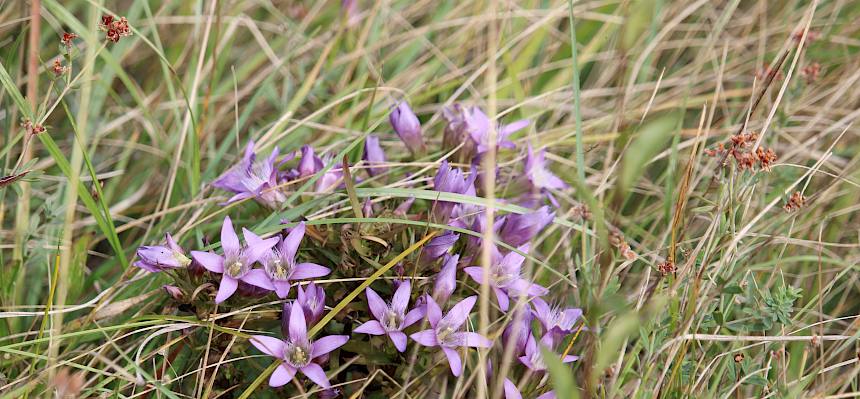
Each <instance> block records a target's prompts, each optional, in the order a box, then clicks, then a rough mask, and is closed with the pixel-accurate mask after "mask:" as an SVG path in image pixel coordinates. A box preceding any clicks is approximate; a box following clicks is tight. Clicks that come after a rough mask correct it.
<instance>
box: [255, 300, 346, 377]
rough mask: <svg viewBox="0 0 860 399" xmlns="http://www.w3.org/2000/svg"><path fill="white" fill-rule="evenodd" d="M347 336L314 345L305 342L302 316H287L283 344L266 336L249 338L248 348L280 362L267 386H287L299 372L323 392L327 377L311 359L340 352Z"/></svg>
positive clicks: (305, 328)
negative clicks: (287, 328)
mask: <svg viewBox="0 0 860 399" xmlns="http://www.w3.org/2000/svg"><path fill="white" fill-rule="evenodd" d="M348 340H349V336H346V335H329V336H327V337H322V338H320V339H318V340H316V341H313V342H312V341H311V340H310V339H309V338H308V325H307V323H306V321H305V314H304V313H303V312H292V313H290V319H289V331H288V334H287V338H286V339H285V340H280V339H277V338H274V337H269V336H265V335H252V336H251V344H252V345H254V347H255V348H257V349H259V350H260V351H261V352H263V353H265V354H267V355H269V356H272V357H274V358H277V359H279V360H281V362H282V363H281V364H280V365H279V366H278V368H276V369H275V372H274V373H272V376H271V377H269V385H270V386H272V387H279V386H282V385H285V384H287V383H288V382H290V380H292V379H293V377H294V376H295V375H296V372H297V371H301V372H302V374H304V375H305V376H306V377H308V378H309V379H310V380H311V381H313V382H314V383H316V384H317V385H319V386H321V387H323V388H330V387H331V384H330V383H329V380H328V377H327V376H326V375H325V371H323V369H322V367H320V365H319V364H317V363H315V362H314V359H316V358H318V357H321V356H324V355H327V354H328V353H329V352H331V351H333V350H335V349H337V348H340V347H341V346H343V344H345V343H346V341H348Z"/></svg>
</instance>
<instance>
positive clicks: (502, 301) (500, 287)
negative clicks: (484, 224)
mask: <svg viewBox="0 0 860 399" xmlns="http://www.w3.org/2000/svg"><path fill="white" fill-rule="evenodd" d="M518 249H519V250H520V251H521V252H528V250H529V247H528V244H526V245H523V246H520V247H519V248H518ZM523 261H525V257H523V256H522V255H520V254H519V253H517V252H515V251H511V252H508V253H507V254H506V255H505V256H502V254H501V253H500V252H499V250H498V248H496V246H495V245H494V246H492V265H490V275H489V276H488V277H489V280H488V281H489V284H490V287H492V288H493V291H494V292H495V293H496V299H497V300H498V302H499V309H501V310H502V311H503V312H506V311H507V310H508V307H509V306H510V298H509V296H510V295H528V296H539V295H545V294H546V293H547V289H546V288H544V287H541V286H540V285H537V284H534V283H531V282H529V281H528V280H526V279H524V278H523V277H522V265H523ZM463 271H465V272H466V274H468V275H469V277H472V279H473V280H475V282H477V283H478V284H483V282H484V277H485V276H484V269H483V267H481V266H471V267H467V268H465V269H463Z"/></svg>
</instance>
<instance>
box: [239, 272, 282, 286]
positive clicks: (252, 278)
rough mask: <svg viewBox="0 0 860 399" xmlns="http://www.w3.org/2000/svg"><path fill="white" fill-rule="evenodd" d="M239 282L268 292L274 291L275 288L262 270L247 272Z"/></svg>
mask: <svg viewBox="0 0 860 399" xmlns="http://www.w3.org/2000/svg"><path fill="white" fill-rule="evenodd" d="M241 280H242V281H244V282H246V283H248V284H251V285H253V286H256V287H260V288H263V289H267V290H269V291H274V290H275V286H274V285H273V284H272V279H271V278H269V275H268V274H266V272H265V271H263V270H262V269H251V270H248V273H245V275H244V276H242V279H241Z"/></svg>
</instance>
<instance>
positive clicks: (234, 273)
mask: <svg viewBox="0 0 860 399" xmlns="http://www.w3.org/2000/svg"><path fill="white" fill-rule="evenodd" d="M225 255H227V256H226V258H227V259H226V261H225V262H224V273H226V274H227V275H228V276H230V277H233V278H239V277H242V276H244V275H245V273H246V272H247V271H248V266H250V265H246V264H245V263H244V262H242V254H241V252H240V253H238V254H225Z"/></svg>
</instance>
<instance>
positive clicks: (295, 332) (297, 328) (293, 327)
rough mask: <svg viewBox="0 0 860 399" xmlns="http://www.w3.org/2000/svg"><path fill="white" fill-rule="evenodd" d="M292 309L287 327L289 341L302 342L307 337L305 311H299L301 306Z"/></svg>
mask: <svg viewBox="0 0 860 399" xmlns="http://www.w3.org/2000/svg"><path fill="white" fill-rule="evenodd" d="M293 310H294V311H292V312H290V325H289V328H288V330H289V332H290V334H289V335H290V341H292V342H303V341H304V340H306V339H308V325H307V322H306V321H305V312H302V311H299V310H301V307H299V308H298V309H293Z"/></svg>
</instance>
